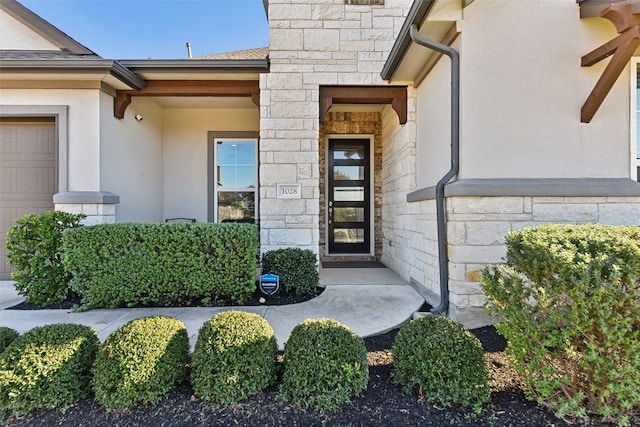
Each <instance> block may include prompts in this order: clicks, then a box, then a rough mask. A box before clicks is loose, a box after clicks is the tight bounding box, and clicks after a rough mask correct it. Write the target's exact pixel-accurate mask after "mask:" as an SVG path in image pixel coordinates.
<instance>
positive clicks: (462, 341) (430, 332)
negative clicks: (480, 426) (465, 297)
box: [392, 316, 489, 413]
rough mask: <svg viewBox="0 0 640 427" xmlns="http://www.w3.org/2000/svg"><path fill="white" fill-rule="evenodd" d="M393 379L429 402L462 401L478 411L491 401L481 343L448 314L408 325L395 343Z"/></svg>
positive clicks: (460, 403)
mask: <svg viewBox="0 0 640 427" xmlns="http://www.w3.org/2000/svg"><path fill="white" fill-rule="evenodd" d="M393 361H394V363H393V365H394V371H393V375H392V376H393V381H394V382H395V383H396V384H398V385H401V386H403V387H404V390H405V391H406V392H408V393H410V392H412V391H414V390H417V391H418V392H419V393H420V395H421V397H423V398H424V399H425V400H426V401H427V402H429V403H437V404H440V405H444V406H453V405H460V406H464V407H467V408H472V409H473V410H474V412H476V413H479V412H480V411H481V410H482V405H483V404H485V403H486V402H488V401H489V386H488V373H487V366H486V363H485V359H484V351H483V350H482V345H481V344H480V341H478V339H477V338H476V337H474V336H473V335H472V334H471V333H470V332H469V331H468V330H467V329H466V328H465V327H464V326H462V325H460V324H459V323H456V322H454V321H453V320H451V319H448V318H446V317H444V316H424V317H420V318H418V319H416V320H413V321H411V322H409V323H408V324H406V325H404V326H403V327H402V328H400V331H398V335H397V336H396V339H395V342H394V344H393Z"/></svg>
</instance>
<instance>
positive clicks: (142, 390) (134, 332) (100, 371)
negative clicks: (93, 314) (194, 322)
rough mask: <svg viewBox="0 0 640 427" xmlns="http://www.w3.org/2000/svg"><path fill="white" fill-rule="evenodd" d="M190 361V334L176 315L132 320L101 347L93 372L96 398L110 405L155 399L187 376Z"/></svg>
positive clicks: (111, 407) (108, 407) (150, 401)
mask: <svg viewBox="0 0 640 427" xmlns="http://www.w3.org/2000/svg"><path fill="white" fill-rule="evenodd" d="M188 363H189V337H188V335H187V329H186V328H185V326H184V324H183V323H182V322H181V321H180V320H177V319H173V318H170V317H164V316H152V317H142V318H139V319H135V320H132V321H130V322H129V323H127V324H126V325H124V326H122V327H121V328H120V329H118V330H117V331H115V332H114V333H112V334H111V335H109V336H108V337H107V339H106V341H105V343H104V345H102V346H101V347H100V351H99V352H98V355H97V357H96V361H95V365H94V377H93V390H94V392H95V395H96V400H97V401H98V402H99V403H101V404H102V405H104V406H105V407H106V408H107V409H108V410H111V409H115V408H121V407H125V406H129V405H133V404H137V403H156V402H158V401H160V400H161V399H162V398H163V397H165V396H166V395H167V394H168V393H169V390H171V388H172V387H173V386H174V385H175V384H176V383H179V382H181V381H182V380H183V379H184V378H185V376H186V372H187V364H188Z"/></svg>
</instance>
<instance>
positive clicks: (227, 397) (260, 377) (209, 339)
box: [191, 310, 278, 405]
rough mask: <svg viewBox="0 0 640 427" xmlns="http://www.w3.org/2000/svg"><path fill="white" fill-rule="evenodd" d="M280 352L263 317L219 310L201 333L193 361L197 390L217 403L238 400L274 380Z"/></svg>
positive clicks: (192, 378)
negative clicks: (220, 311) (277, 357)
mask: <svg viewBox="0 0 640 427" xmlns="http://www.w3.org/2000/svg"><path fill="white" fill-rule="evenodd" d="M277 353H278V348H277V345H276V339H275V334H274V331H273V328H272V327H271V325H269V323H268V322H267V321H266V320H265V319H264V318H262V317H260V316H259V315H257V314H254V313H247V312H243V311H233V310H232V311H226V312H223V313H219V314H217V315H215V316H213V317H212V318H211V319H209V320H208V321H207V322H205V324H204V325H203V326H202V328H201V329H200V333H199V334H198V341H197V342H196V347H195V350H194V352H193V360H192V364H191V368H192V369H191V384H192V386H193V389H194V392H195V394H196V396H198V397H200V398H202V399H204V400H206V401H209V402H213V403H215V404H218V405H228V404H231V403H235V402H238V401H240V400H242V399H244V398H246V397H248V396H250V395H252V394H255V393H257V392H258V391H260V390H262V389H264V388H265V387H267V386H268V385H269V384H271V383H272V382H273V381H274V380H275V377H276V356H277Z"/></svg>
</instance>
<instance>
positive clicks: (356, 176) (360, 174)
mask: <svg viewBox="0 0 640 427" xmlns="http://www.w3.org/2000/svg"><path fill="white" fill-rule="evenodd" d="M333 179H335V180H338V181H344V180H347V181H349V180H351V181H354V180H360V179H364V166H334V167H333Z"/></svg>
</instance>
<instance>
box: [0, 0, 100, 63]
mask: <svg viewBox="0 0 640 427" xmlns="http://www.w3.org/2000/svg"><path fill="white" fill-rule="evenodd" d="M0 8H1V9H3V10H4V11H6V12H7V13H9V14H10V15H11V16H13V17H14V18H16V19H18V20H19V21H21V22H23V23H25V24H26V25H28V26H29V27H31V28H32V29H33V30H34V31H36V32H38V33H40V34H41V35H42V36H43V37H45V38H47V39H49V40H51V41H53V42H54V43H55V44H57V45H58V47H60V48H64V49H66V50H68V51H69V52H72V53H75V54H78V55H95V54H96V53H95V52H93V51H92V50H91V49H89V48H87V47H86V46H83V45H82V44H80V43H78V42H77V41H76V40H74V39H73V38H71V37H69V36H68V35H66V34H65V33H63V32H62V31H60V30H59V29H58V28H56V27H55V26H53V25H52V24H50V23H49V22H47V21H46V20H44V19H42V18H41V17H40V16H38V15H36V14H35V13H33V12H32V11H31V10H29V9H27V8H26V7H24V6H23V5H21V4H20V3H18V2H17V1H13V0H11V1H8V0H3V1H0Z"/></svg>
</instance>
